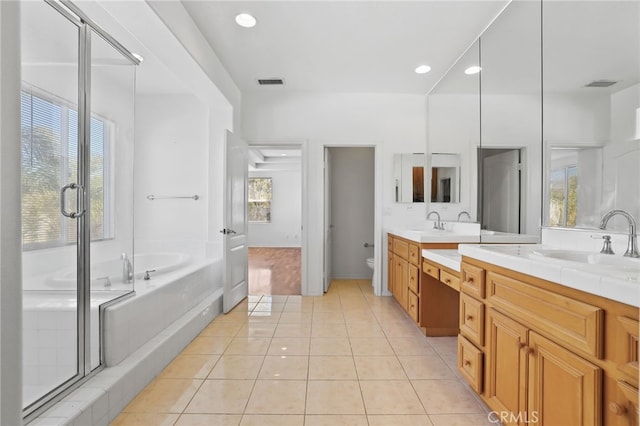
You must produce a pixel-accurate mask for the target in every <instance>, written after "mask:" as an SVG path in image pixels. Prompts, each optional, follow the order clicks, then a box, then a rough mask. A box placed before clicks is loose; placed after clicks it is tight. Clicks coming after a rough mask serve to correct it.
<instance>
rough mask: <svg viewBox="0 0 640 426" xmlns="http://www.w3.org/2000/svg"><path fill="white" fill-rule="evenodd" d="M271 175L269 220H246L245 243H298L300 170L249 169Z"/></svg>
mask: <svg viewBox="0 0 640 426" xmlns="http://www.w3.org/2000/svg"><path fill="white" fill-rule="evenodd" d="M249 177H250V178H252V177H269V178H271V179H272V181H271V184H272V194H273V199H272V201H271V222H269V223H255V222H249V236H248V241H249V247H300V243H301V241H302V240H301V232H302V231H301V226H302V173H301V171H300V169H298V170H278V171H269V172H267V171H251V172H249Z"/></svg>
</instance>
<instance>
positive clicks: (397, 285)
mask: <svg viewBox="0 0 640 426" xmlns="http://www.w3.org/2000/svg"><path fill="white" fill-rule="evenodd" d="M394 258H395V266H394V268H395V269H394V271H393V272H394V283H393V285H394V290H395V292H394V296H395V297H396V300H397V301H398V303H400V305H401V306H402V307H403V308H404V310H405V311H406V310H407V306H408V297H409V262H408V261H407V260H404V259H402V258H400V257H398V256H394Z"/></svg>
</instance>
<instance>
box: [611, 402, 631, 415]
mask: <svg viewBox="0 0 640 426" xmlns="http://www.w3.org/2000/svg"><path fill="white" fill-rule="evenodd" d="M609 411H611V412H612V413H614V414H615V415H616V416H621V415H623V414H626V412H627V409H626V408H625V407H624V406H622V405H620V404H618V403H617V402H612V403H610V404H609Z"/></svg>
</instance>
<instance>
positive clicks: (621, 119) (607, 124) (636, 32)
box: [543, 0, 640, 232]
mask: <svg viewBox="0 0 640 426" xmlns="http://www.w3.org/2000/svg"><path fill="white" fill-rule="evenodd" d="M638 16H640V3H638V2H634V1H617V0H612V1H590V2H574V1H554V2H548V3H545V7H544V14H543V22H544V40H543V42H544V51H543V59H544V75H543V78H544V140H545V152H544V158H545V161H546V167H545V175H544V182H545V183H544V197H543V200H544V203H543V224H544V225H545V226H550V227H566V228H598V227H599V224H600V221H601V218H602V217H603V216H604V215H605V214H606V213H607V212H608V211H611V210H615V209H619V210H624V211H626V212H628V213H629V214H631V215H632V216H633V217H634V218H635V219H636V220H637V221H640V172H639V169H640V20H639V19H638ZM567 28H571V31H569V32H568V31H567ZM607 229H608V230H613V231H619V232H627V231H628V229H629V224H628V222H627V220H626V219H624V218H623V217H619V216H616V217H614V218H613V219H612V220H611V221H610V222H609V224H608V226H607Z"/></svg>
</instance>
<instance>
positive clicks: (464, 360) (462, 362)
mask: <svg viewBox="0 0 640 426" xmlns="http://www.w3.org/2000/svg"><path fill="white" fill-rule="evenodd" d="M482 362H483V354H482V351H480V350H479V349H478V348H476V347H475V346H473V344H472V343H471V342H469V341H468V340H467V339H466V338H465V337H464V336H461V335H458V371H460V374H461V375H462V377H464V379H465V380H466V381H467V383H469V386H471V388H472V389H473V390H474V391H476V392H477V393H482V371H483V368H482Z"/></svg>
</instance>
